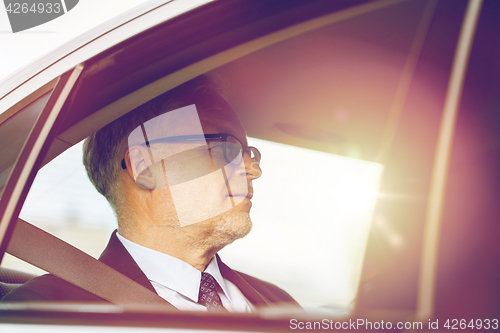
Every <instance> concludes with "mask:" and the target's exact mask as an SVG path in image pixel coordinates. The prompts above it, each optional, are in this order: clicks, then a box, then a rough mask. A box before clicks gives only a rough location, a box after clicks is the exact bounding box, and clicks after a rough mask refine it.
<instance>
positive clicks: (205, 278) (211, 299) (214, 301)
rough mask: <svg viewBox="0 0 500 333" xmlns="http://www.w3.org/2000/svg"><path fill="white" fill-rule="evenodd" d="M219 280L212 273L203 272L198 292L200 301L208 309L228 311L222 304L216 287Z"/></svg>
mask: <svg viewBox="0 0 500 333" xmlns="http://www.w3.org/2000/svg"><path fill="white" fill-rule="evenodd" d="M216 285H217V282H216V281H215V279H214V278H213V276H212V275H210V274H208V273H205V272H203V273H201V283H200V292H199V293H198V303H200V304H201V305H204V306H206V307H207V309H208V311H227V310H226V308H225V307H224V306H223V305H222V302H221V300H220V297H219V294H217V289H216Z"/></svg>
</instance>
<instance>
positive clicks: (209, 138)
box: [121, 133, 261, 169]
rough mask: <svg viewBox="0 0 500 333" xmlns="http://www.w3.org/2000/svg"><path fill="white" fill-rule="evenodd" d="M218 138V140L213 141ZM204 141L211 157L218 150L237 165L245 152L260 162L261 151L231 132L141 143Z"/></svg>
mask: <svg viewBox="0 0 500 333" xmlns="http://www.w3.org/2000/svg"><path fill="white" fill-rule="evenodd" d="M215 140H220V141H215ZM196 141H198V142H200V141H201V142H206V143H207V145H208V149H209V151H210V152H211V153H210V156H211V158H214V156H217V152H218V151H220V152H221V153H222V156H223V157H224V160H225V161H226V162H227V163H231V164H234V165H239V164H240V163H241V162H242V159H243V155H244V154H245V153H247V154H248V155H250V157H251V158H252V159H253V160H254V161H255V162H257V163H260V159H261V153H260V151H259V150H258V149H257V148H255V147H245V146H244V145H243V144H242V143H241V141H240V140H239V139H238V138H237V137H235V136H234V135H232V134H228V133H218V134H205V135H181V136H173V137H168V138H160V139H154V140H150V141H146V142H145V143H143V145H145V146H148V147H149V146H150V145H151V144H154V143H169V142H170V143H171V142H186V143H189V142H196ZM121 166H122V169H126V168H127V165H126V164H125V159H122V162H121Z"/></svg>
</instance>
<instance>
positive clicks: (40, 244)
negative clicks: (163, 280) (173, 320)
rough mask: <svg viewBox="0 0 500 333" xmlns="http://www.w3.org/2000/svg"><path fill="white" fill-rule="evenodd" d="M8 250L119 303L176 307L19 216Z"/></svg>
mask: <svg viewBox="0 0 500 333" xmlns="http://www.w3.org/2000/svg"><path fill="white" fill-rule="evenodd" d="M7 253H9V254H11V255H13V256H14V257H16V258H18V259H21V260H24V261H26V262H28V263H30V264H32V265H34V266H36V267H38V268H41V269H43V270H44V271H47V272H49V273H51V274H53V275H55V276H57V277H59V278H61V279H63V280H66V281H68V282H70V283H72V284H74V285H76V286H78V287H80V288H82V289H84V290H86V291H88V292H91V293H92V294H94V295H96V296H99V297H101V298H103V299H105V300H107V301H108V302H111V303H113V304H115V305H126V306H137V305H146V304H147V305H149V306H151V305H154V306H159V307H163V309H167V310H168V309H170V310H172V309H175V308H174V307H173V306H172V305H171V304H170V303H168V302H167V301H165V300H164V299H163V298H161V297H160V296H158V295H157V294H156V293H154V292H152V291H151V290H149V289H147V288H146V287H144V286H142V285H140V284H139V283H137V282H135V281H133V280H131V279H129V278H128V277H126V276H125V275H123V274H121V273H119V272H117V271H115V270H114V269H112V268H111V267H109V266H108V265H106V264H104V263H102V262H100V261H99V260H97V259H95V258H93V257H91V256H90V255H88V254H86V253H85V252H83V251H81V250H79V249H77V248H76V247H74V246H72V245H70V244H68V243H66V242H65V241H63V240H61V239H59V238H57V237H55V236H53V235H51V234H49V233H47V232H45V231H43V230H42V229H39V228H37V227H35V226H34V225H32V224H30V223H28V222H26V221H24V220H22V219H19V218H18V219H17V224H16V228H15V229H14V233H13V235H12V238H11V239H10V242H9V246H8V247H7Z"/></svg>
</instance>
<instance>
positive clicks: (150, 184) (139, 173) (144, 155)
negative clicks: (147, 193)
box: [125, 145, 156, 190]
mask: <svg viewBox="0 0 500 333" xmlns="http://www.w3.org/2000/svg"><path fill="white" fill-rule="evenodd" d="M125 164H126V166H127V172H128V174H129V175H130V177H132V179H133V180H134V181H135V183H136V184H137V185H138V186H139V187H142V188H145V189H148V190H152V189H154V188H156V182H155V178H154V176H153V173H152V172H151V170H150V169H149V167H150V166H151V164H152V163H151V159H150V157H149V152H148V151H147V148H146V147H144V146H142V145H134V146H132V147H129V148H128V149H127V150H126V151H125Z"/></svg>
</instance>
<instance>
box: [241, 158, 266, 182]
mask: <svg viewBox="0 0 500 333" xmlns="http://www.w3.org/2000/svg"><path fill="white" fill-rule="evenodd" d="M243 161H244V163H245V172H246V176H247V177H248V178H249V179H250V180H254V179H257V178H259V177H260V176H261V175H262V169H261V168H260V163H259V162H256V161H255V160H254V159H253V158H252V157H251V156H250V154H248V153H245V154H243Z"/></svg>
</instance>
